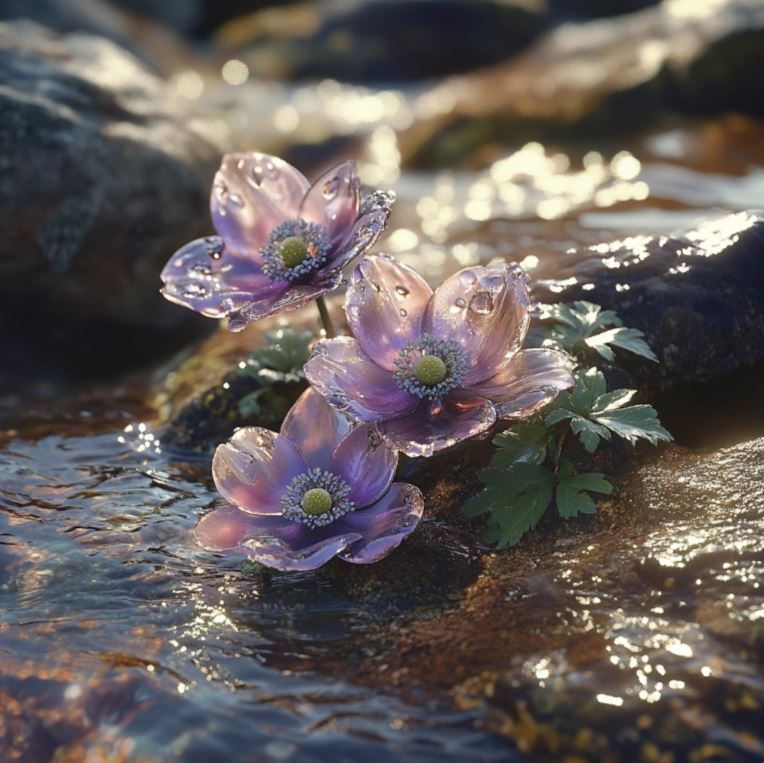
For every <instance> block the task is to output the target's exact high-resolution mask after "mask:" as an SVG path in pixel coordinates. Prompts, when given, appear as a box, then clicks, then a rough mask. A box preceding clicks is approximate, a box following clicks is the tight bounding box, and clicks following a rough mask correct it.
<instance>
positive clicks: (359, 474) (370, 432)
mask: <svg viewBox="0 0 764 763" xmlns="http://www.w3.org/2000/svg"><path fill="white" fill-rule="evenodd" d="M397 466H398V454H397V453H396V452H395V451H394V450H391V449H390V448H388V447H387V445H385V443H384V441H383V440H382V438H381V437H380V436H379V434H378V433H377V432H376V431H375V430H374V429H373V427H370V426H368V425H366V424H362V425H361V426H358V427H356V428H355V429H354V430H353V431H352V432H351V433H350V434H349V435H348V436H347V437H346V438H345V439H344V440H343V441H342V442H341V443H340V444H339V445H338V446H337V448H336V450H335V451H334V453H333V454H332V465H331V468H330V470H331V471H332V472H334V473H335V474H338V475H339V476H340V477H342V478H343V479H344V480H345V482H347V483H348V485H350V487H351V493H350V500H351V501H353V503H354V504H355V505H356V506H359V507H363V506H368V505H369V504H370V503H374V501H376V500H377V499H378V498H379V497H380V496H381V495H382V494H383V493H384V492H385V490H387V488H388V487H389V486H390V483H391V482H392V481H393V477H394V476H395V469H396V467H397Z"/></svg>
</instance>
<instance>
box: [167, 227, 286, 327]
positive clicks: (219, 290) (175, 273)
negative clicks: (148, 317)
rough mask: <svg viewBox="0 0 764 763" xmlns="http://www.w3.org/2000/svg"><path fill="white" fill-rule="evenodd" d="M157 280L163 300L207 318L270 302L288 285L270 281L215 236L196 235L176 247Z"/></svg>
mask: <svg viewBox="0 0 764 763" xmlns="http://www.w3.org/2000/svg"><path fill="white" fill-rule="evenodd" d="M161 279H162V281H163V282H164V288H163V289H162V293H163V294H164V296H165V297H167V299H169V300H170V301H171V302H175V303H177V304H179V305H183V306H184V307H189V308H191V309H192V310H196V311H197V312H199V313H202V315H206V316H208V317H210V318H223V317H225V316H227V315H230V314H232V313H235V312H236V311H238V310H242V309H245V308H247V306H252V305H264V304H273V303H275V302H276V301H278V300H279V299H280V298H281V297H282V296H283V293H284V291H285V290H286V288H287V286H288V284H287V283H286V282H284V281H277V282H274V281H271V280H270V279H269V278H268V276H266V275H265V274H264V273H263V272H262V271H261V270H260V266H259V265H258V264H257V263H256V262H255V261H253V260H251V259H248V258H246V257H241V256H239V255H237V254H235V253H234V252H232V251H231V250H229V249H228V248H227V247H226V246H225V245H224V243H223V240H222V239H221V238H220V237H219V236H208V237H206V238H198V239H196V240H195V241H192V242H191V243H189V244H186V245H185V246H184V247H182V248H181V249H179V250H178V251H177V252H175V254H174V255H173V256H172V257H171V258H170V261H169V262H168V263H167V264H166V265H165V267H164V269H163V270H162V274H161Z"/></svg>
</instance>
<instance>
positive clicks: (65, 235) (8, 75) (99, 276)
mask: <svg viewBox="0 0 764 763" xmlns="http://www.w3.org/2000/svg"><path fill="white" fill-rule="evenodd" d="M0 85H1V86H2V87H1V88H0V110H2V114H3V119H2V122H1V123H0V156H2V159H0V163H1V164H2V172H1V173H0V225H2V229H3V245H2V247H1V248H0V274H1V275H2V279H0V297H1V298H2V307H1V308H0V316H2V321H3V323H4V325H5V326H6V327H7V326H9V325H10V326H11V327H12V331H10V332H9V331H5V332H4V338H3V343H4V344H5V346H8V343H9V342H11V341H12V342H13V343H14V345H13V346H14V347H15V349H16V352H18V353H19V354H22V353H23V359H24V362H25V363H31V365H32V366H34V365H35V362H34V361H31V356H32V355H33V354H34V353H32V352H31V351H30V348H31V347H35V348H37V349H38V350H39V356H40V362H46V363H47V364H48V366H49V367H52V368H54V369H55V368H56V367H57V366H58V365H59V364H63V363H68V364H69V366H70V367H71V368H74V369H75V371H76V372H78V373H80V374H82V373H91V374H92V373H94V372H97V371H99V370H103V369H105V368H107V367H108V366H109V365H110V363H115V364H120V363H121V364H122V365H123V366H124V365H127V364H129V363H130V362H131V361H136V360H139V359H141V358H143V359H145V358H146V357H150V356H152V355H154V356H159V355H160V354H161V353H163V352H167V350H168V349H171V348H172V346H173V344H175V345H177V344H178V342H179V341H182V340H187V339H188V337H189V336H191V335H193V334H195V333H198V332H199V330H200V328H201V327H202V326H204V327H205V328H210V327H211V326H210V325H209V322H208V323H205V322H204V321H203V319H200V318H198V316H195V315H193V314H192V313H190V312H188V311H184V310H179V309H178V308H176V307H175V306H173V305H170V304H168V303H166V302H165V301H164V300H163V299H162V298H161V297H160V295H159V292H158V287H159V271H160V270H161V267H162V266H163V264H164V262H165V261H166V259H167V258H168V257H169V255H170V254H172V252H173V251H174V250H175V249H177V248H178V247H179V246H180V245H182V244H183V243H184V242H186V241H188V240H189V239H192V238H194V237H196V236H198V235H201V234H203V233H204V232H205V231H207V230H208V229H209V224H208V222H207V221H208V219H209V215H208V211H207V210H208V198H209V188H210V183H211V179H212V176H213V174H214V172H215V169H216V167H217V164H218V160H219V156H220V153H221V150H222V149H221V146H220V145H218V142H219V141H218V139H217V138H216V137H215V135H214V133H213V131H212V130H211V128H210V126H209V125H205V124H204V123H203V122H200V121H198V120H196V119H194V118H193V115H192V114H190V113H188V111H187V110H186V108H185V107H184V106H183V105H181V104H180V103H179V102H178V101H177V100H176V99H175V98H174V97H172V96H171V95H170V94H169V93H168V91H167V90H166V88H165V86H164V84H163V83H162V82H161V81H160V80H159V79H158V78H156V77H155V76H154V75H153V74H151V73H150V72H149V71H148V70H147V69H146V68H144V67H143V66H142V65H141V64H140V63H139V62H138V61H137V60H136V59H134V58H133V57H132V56H131V55H129V54H128V53H126V52H125V51H124V50H122V49H120V48H119V47H117V46H116V45H114V44H113V43H111V42H109V41H107V40H105V39H102V38H99V37H93V36H85V35H57V34H54V33H52V32H50V31H47V30H45V29H43V28H41V27H39V26H36V25H34V24H31V23H22V22H19V23H14V24H0ZM141 336H142V337H146V336H150V337H151V341H150V342H146V341H137V339H138V338H139V337H141ZM27 338H28V339H27ZM9 352H10V350H8V351H5V350H4V351H3V355H4V357H5V358H6V360H7V359H8V357H9ZM85 363H88V364H89V367H85V366H84V364H85ZM46 374H48V375H53V372H52V371H50V370H48V371H46ZM38 375H42V374H38Z"/></svg>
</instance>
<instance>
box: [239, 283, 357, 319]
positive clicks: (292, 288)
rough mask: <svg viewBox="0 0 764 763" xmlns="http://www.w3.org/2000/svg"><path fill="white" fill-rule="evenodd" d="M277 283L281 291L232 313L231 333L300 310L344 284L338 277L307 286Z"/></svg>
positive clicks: (306, 284) (247, 304)
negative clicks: (269, 318)
mask: <svg viewBox="0 0 764 763" xmlns="http://www.w3.org/2000/svg"><path fill="white" fill-rule="evenodd" d="M276 283H278V284H281V285H282V286H281V287H280V290H279V291H273V292H271V293H270V294H268V295H266V296H265V297H263V298H262V299H258V300H253V301H251V302H247V303H246V304H244V305H243V306H242V307H240V308H239V309H237V310H235V311H234V312H232V313H231V314H230V315H229V316H228V328H229V329H230V330H231V331H241V330H242V329H244V328H246V327H247V326H248V325H249V324H250V323H253V322H254V321H259V320H260V319H261V318H267V317H268V316H270V315H278V314H279V313H291V312H292V311H293V310H299V309H300V308H301V307H305V305H307V304H308V303H309V302H312V301H313V300H314V299H316V297H320V296H321V295H322V294H326V293H327V292H329V291H332V290H333V289H336V288H337V287H338V286H339V285H340V283H342V277H341V276H340V275H337V276H335V277H334V278H331V279H322V280H320V281H315V282H313V283H305V284H288V283H286V282H284V281H277V282H276Z"/></svg>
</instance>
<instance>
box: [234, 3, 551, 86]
mask: <svg viewBox="0 0 764 763" xmlns="http://www.w3.org/2000/svg"><path fill="white" fill-rule="evenodd" d="M541 7H542V6H541V4H540V3H536V2H533V0H530V1H529V2H521V1H509V2H508V1H506V0H505V1H503V2H502V1H500V0H477V1H476V2H469V3H468V2H463V0H415V1H414V2H410V1H409V2H403V1H402V0H384V2H380V1H379V0H354V1H353V2H350V3H348V2H337V1H333V2H326V3H316V4H315V5H313V6H308V5H300V6H295V7H294V8H292V9H285V10H282V11H281V12H280V14H279V15H273V14H272V13H270V12H267V11H266V13H267V14H268V15H267V23H266V17H265V16H262V15H258V14H255V15H253V16H250V17H244V18H242V19H241V20H239V21H237V22H231V23H230V24H229V25H227V27H226V28H225V29H224V30H223V32H222V34H221V40H222V41H223V43H224V44H226V43H229V44H230V45H231V46H232V47H233V48H234V49H238V55H239V56H240V57H242V58H243V59H244V60H246V61H247V63H248V64H249V65H250V68H251V69H252V70H253V71H255V72H256V73H258V74H262V75H267V76H279V77H283V78H286V79H316V78H320V77H332V78H335V79H338V80H344V81H349V82H392V81H410V80H417V79H424V78H429V77H439V76H442V75H445V74H451V73H454V72H463V71H469V70H471V69H475V68H477V67H481V66H486V65H488V64H493V63H496V62H498V61H501V60H503V59H505V58H508V57H509V56H512V55H514V54H515V53H517V52H518V51H519V50H522V49H523V48H525V47H526V46H527V45H528V44H529V43H530V42H531V41H532V40H533V39H534V38H535V37H537V36H538V34H539V33H540V32H541V31H542V30H543V29H544V28H545V26H546V25H547V23H548V19H547V17H546V16H545V15H544V14H543V13H542V12H541Z"/></svg>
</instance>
